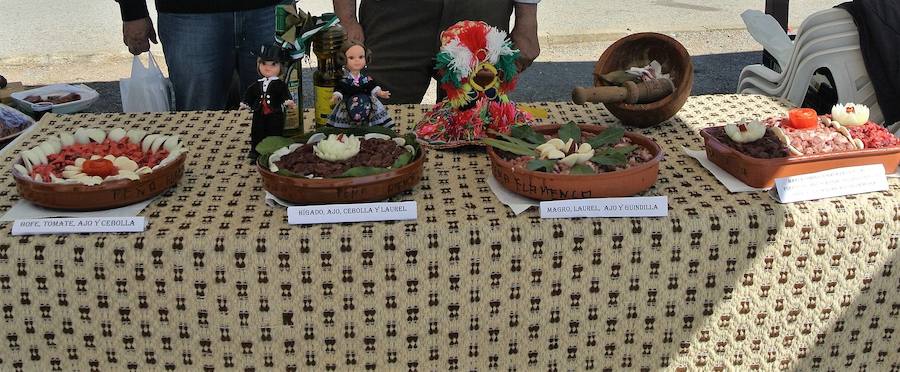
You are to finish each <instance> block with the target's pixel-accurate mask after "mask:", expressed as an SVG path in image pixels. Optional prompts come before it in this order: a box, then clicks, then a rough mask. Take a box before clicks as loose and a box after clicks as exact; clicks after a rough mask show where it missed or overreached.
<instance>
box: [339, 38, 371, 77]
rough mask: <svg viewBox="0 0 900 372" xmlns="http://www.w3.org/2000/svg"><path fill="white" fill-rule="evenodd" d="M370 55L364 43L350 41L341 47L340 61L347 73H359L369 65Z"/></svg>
mask: <svg viewBox="0 0 900 372" xmlns="http://www.w3.org/2000/svg"><path fill="white" fill-rule="evenodd" d="M370 54H371V53H369V50H368V49H366V46H365V45H363V44H362V43H360V42H358V41H350V40H348V41H345V42H344V44H343V45H341V54H340V60H341V63H343V64H344V68H346V69H347V71H350V72H352V73H359V72H360V71H361V70H362V69H363V68H365V67H366V64H368V63H369V57H370Z"/></svg>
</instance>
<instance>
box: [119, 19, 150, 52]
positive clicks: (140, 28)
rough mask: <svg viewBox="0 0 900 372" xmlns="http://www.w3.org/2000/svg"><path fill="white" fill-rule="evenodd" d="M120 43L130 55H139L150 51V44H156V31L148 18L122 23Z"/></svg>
mask: <svg viewBox="0 0 900 372" xmlns="http://www.w3.org/2000/svg"><path fill="white" fill-rule="evenodd" d="M122 41H124V42H125V45H127V46H128V51H129V52H131V54H134V55H139V54H141V53H143V52H147V51H149V50H150V42H151V41H152V42H153V44H157V41H156V30H154V29H153V21H152V20H150V17H147V18H141V19H136V20H133V21H126V22H123V23H122Z"/></svg>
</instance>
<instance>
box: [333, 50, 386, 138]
mask: <svg viewBox="0 0 900 372" xmlns="http://www.w3.org/2000/svg"><path fill="white" fill-rule="evenodd" d="M367 53H368V50H367V49H366V48H365V46H363V44H361V43H359V42H356V41H348V42H345V43H344V45H343V46H342V47H341V54H340V55H341V56H342V57H343V58H344V77H343V78H341V80H339V81H338V83H337V87H335V89H334V94H333V95H332V97H331V102H332V103H333V104H335V106H334V110H333V111H332V112H331V115H329V116H328V125H331V126H333V127H338V128H348V127H359V126H372V125H380V126H383V127H391V126H393V125H394V123H393V121H391V118H390V116H388V113H387V110H386V109H385V107H384V104H382V103H381V101H379V100H378V98H390V96H391V92H388V91H386V90H382V89H381V87H380V86H378V84H377V83H376V82H375V80H373V79H372V78H371V77H370V76H369V75H366V74H365V73H364V72H363V69H364V68H365V67H366V64H367V61H368V59H367V56H366V54H367Z"/></svg>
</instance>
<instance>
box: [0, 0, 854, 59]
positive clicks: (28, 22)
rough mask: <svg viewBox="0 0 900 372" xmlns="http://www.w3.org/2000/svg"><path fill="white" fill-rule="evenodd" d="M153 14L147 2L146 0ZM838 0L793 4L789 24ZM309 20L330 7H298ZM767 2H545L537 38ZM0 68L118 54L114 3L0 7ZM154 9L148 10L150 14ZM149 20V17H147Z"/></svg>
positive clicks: (732, 25) (667, 25)
mask: <svg viewBox="0 0 900 372" xmlns="http://www.w3.org/2000/svg"><path fill="white" fill-rule="evenodd" d="M149 2H150V3H151V4H150V5H151V8H152V3H153V1H152V0H150V1H149ZM840 2H843V1H836V0H793V1H791V7H792V9H791V24H793V25H799V22H800V20H801V19H802V18H803V17H805V16H807V15H809V14H810V13H812V12H814V11H816V10H820V9H824V8H827V7H830V6H833V5H834V4H837V3H840ZM300 4H301V7H302V8H303V9H304V10H306V11H309V12H311V13H313V14H321V13H323V12H327V11H330V10H331V0H302V1H301V2H300ZM764 4H765V0H739V1H735V0H631V1H612V0H545V1H544V2H543V3H542V4H541V5H540V10H539V17H540V20H539V21H540V33H541V36H542V38H544V39H545V41H573V40H577V41H587V40H592V39H594V40H596V39H604V38H608V37H610V36H615V35H620V34H622V33H631V32H638V31H703V30H723V29H738V28H743V23H742V22H741V19H740V16H739V15H740V13H741V12H742V11H743V10H745V9H748V8H756V9H763V7H764ZM0 9H2V11H0V64H10V63H15V62H29V61H30V60H32V59H36V60H39V61H46V60H53V59H61V58H67V57H69V56H94V55H108V54H122V53H125V52H126V50H125V49H124V46H123V45H122V41H121V22H120V21H119V12H118V6H117V5H116V4H115V3H113V1H112V0H64V1H61V0H28V1H23V0H0ZM151 10H152V9H151ZM152 11H154V13H155V10H152Z"/></svg>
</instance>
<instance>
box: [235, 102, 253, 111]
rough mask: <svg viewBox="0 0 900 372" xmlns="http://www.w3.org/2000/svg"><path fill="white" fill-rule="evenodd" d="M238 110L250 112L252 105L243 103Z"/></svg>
mask: <svg viewBox="0 0 900 372" xmlns="http://www.w3.org/2000/svg"><path fill="white" fill-rule="evenodd" d="M238 109H239V110H249V109H250V105H248V104H246V103H243V102H241V103H240V104H239V105H238Z"/></svg>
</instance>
